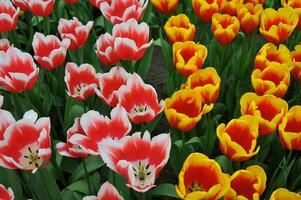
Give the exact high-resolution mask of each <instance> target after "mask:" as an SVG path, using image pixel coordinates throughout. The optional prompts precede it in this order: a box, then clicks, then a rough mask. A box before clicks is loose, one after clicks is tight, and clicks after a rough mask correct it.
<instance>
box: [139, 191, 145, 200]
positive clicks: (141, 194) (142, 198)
mask: <svg viewBox="0 0 301 200" xmlns="http://www.w3.org/2000/svg"><path fill="white" fill-rule="evenodd" d="M140 200H145V193H144V192H141V193H140Z"/></svg>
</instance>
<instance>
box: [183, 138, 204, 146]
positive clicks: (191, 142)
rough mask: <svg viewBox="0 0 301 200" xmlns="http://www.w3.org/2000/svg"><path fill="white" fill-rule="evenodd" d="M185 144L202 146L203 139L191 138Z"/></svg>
mask: <svg viewBox="0 0 301 200" xmlns="http://www.w3.org/2000/svg"><path fill="white" fill-rule="evenodd" d="M185 144H198V145H200V144H201V139H200V137H197V136H196V137H192V138H190V139H189V140H188V141H187V142H185Z"/></svg>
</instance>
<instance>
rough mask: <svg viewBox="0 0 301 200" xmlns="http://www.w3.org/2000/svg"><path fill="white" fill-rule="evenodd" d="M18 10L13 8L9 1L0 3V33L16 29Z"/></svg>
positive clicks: (4, 0) (5, 0)
mask: <svg viewBox="0 0 301 200" xmlns="http://www.w3.org/2000/svg"><path fill="white" fill-rule="evenodd" d="M19 13H20V8H17V9H16V8H15V7H14V6H13V4H12V3H11V1H10V0H1V1H0V22H1V26H0V33H3V32H8V31H11V30H13V29H15V28H16V26H17V23H18V18H19Z"/></svg>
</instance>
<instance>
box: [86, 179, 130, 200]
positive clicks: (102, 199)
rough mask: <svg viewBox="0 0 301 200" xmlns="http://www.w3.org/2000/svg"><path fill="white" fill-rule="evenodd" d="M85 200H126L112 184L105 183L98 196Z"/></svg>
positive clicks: (88, 197)
mask: <svg viewBox="0 0 301 200" xmlns="http://www.w3.org/2000/svg"><path fill="white" fill-rule="evenodd" d="M83 200H124V199H123V198H122V196H121V195H120V194H119V192H118V190H117V189H116V188H115V187H114V186H113V185H112V184H111V183H110V182H108V181H107V182H105V183H104V184H102V186H101V187H100V189H99V191H98V194H97V196H86V197H84V198H83Z"/></svg>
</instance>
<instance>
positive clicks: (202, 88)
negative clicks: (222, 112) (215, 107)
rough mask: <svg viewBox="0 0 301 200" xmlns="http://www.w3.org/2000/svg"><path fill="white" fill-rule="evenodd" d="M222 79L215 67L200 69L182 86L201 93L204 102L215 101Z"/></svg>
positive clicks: (210, 102)
mask: <svg viewBox="0 0 301 200" xmlns="http://www.w3.org/2000/svg"><path fill="white" fill-rule="evenodd" d="M220 84H221V79H220V77H219V75H218V73H217V72H216V70H215V69H214V68H213V67H207V68H205V69H199V70H197V71H195V72H194V73H193V74H191V75H190V76H189V77H188V79H187V82H186V83H185V84H184V85H183V86H182V88H190V89H193V90H195V91H197V92H198V93H200V94H201V96H202V98H203V103H204V104H208V105H209V104H212V103H215V102H216V101H217V99H218V96H219V93H220Z"/></svg>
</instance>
